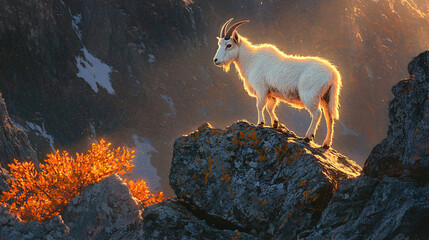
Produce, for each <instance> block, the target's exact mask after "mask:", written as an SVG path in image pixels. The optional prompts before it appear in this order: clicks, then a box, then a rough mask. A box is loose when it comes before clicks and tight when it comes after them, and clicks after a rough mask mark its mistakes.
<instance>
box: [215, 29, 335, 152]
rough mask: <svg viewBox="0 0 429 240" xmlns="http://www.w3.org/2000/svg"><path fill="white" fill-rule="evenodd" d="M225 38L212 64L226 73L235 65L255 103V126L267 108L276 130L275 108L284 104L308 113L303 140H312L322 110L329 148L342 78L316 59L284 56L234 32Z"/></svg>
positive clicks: (326, 62) (272, 47) (325, 146)
mask: <svg viewBox="0 0 429 240" xmlns="http://www.w3.org/2000/svg"><path fill="white" fill-rule="evenodd" d="M226 38H227V39H225V38H219V42H218V45H219V49H218V50H217V53H216V55H215V58H214V61H215V64H216V65H217V66H221V67H223V68H224V70H225V71H228V70H229V67H230V64H231V63H234V65H235V67H236V69H237V71H238V74H239V75H240V78H241V80H242V81H243V84H244V88H245V89H246V91H247V92H248V93H249V95H250V96H253V97H256V99H257V101H256V102H257V103H256V106H257V109H258V123H259V124H260V125H263V124H264V122H265V119H264V114H263V112H264V110H265V108H267V110H268V113H269V115H270V118H271V123H272V125H273V127H277V124H278V118H277V116H276V114H275V107H276V105H277V104H278V102H279V101H284V102H286V103H288V104H290V105H291V106H292V107H295V108H305V109H307V110H308V112H309V113H310V115H311V117H312V121H311V124H310V126H309V128H308V130H307V133H306V134H305V138H306V140H312V139H313V138H314V134H315V132H316V130H317V126H318V125H319V122H320V118H321V108H323V112H324V115H325V119H326V125H327V129H328V132H327V134H326V138H325V140H324V141H323V147H324V148H329V147H330V146H331V144H332V135H333V126H334V122H333V121H334V119H338V107H339V103H338V97H339V91H340V88H341V76H340V74H339V72H338V71H337V69H336V68H335V67H334V66H333V65H332V64H331V63H329V62H328V61H327V60H324V59H321V58H318V57H297V56H291V55H287V54H284V53H283V52H281V51H279V50H278V49H277V48H276V47H275V46H273V45H269V44H262V45H252V44H251V43H250V42H249V41H248V40H247V39H245V38H243V37H241V36H240V35H239V34H238V33H237V32H236V31H235V30H234V32H233V33H232V35H231V37H230V38H229V37H226Z"/></svg>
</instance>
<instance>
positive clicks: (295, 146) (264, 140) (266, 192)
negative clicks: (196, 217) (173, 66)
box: [170, 122, 361, 239]
mask: <svg viewBox="0 0 429 240" xmlns="http://www.w3.org/2000/svg"><path fill="white" fill-rule="evenodd" d="M360 171H361V168H360V167H359V166H358V165H357V164H356V163H355V162H353V161H350V160H348V159H347V158H346V157H345V156H342V155H341V154H339V153H337V152H336V151H335V150H328V151H324V150H322V149H320V148H317V146H316V145H314V144H311V145H308V144H307V143H306V142H304V141H303V140H302V139H300V138H297V137H296V136H295V134H294V133H293V132H290V131H288V130H287V129H285V128H282V129H271V128H263V127H257V126H254V125H251V124H249V123H247V122H238V123H235V124H233V125H231V126H230V127H228V128H227V129H225V130H221V129H214V128H212V127H210V125H208V124H204V125H203V126H201V127H200V128H199V129H198V131H197V132H194V133H192V134H190V135H187V136H183V137H180V138H178V139H177V140H176V142H175V144H174V152H173V161H172V165H171V170H170V185H171V187H172V188H173V189H174V190H175V193H176V195H177V197H178V198H180V199H183V200H185V201H186V202H187V203H188V204H190V205H193V206H196V207H197V208H198V209H199V210H200V211H203V212H205V213H207V214H208V215H210V216H212V217H216V218H219V219H222V220H223V221H225V222H228V224H230V225H231V226H235V227H236V228H237V229H241V230H243V231H247V232H249V233H253V234H255V235H257V236H259V237H262V238H266V237H275V238H281V239H290V238H294V237H296V236H298V235H299V233H301V232H303V231H306V230H309V229H311V228H312V227H313V226H314V224H315V223H317V221H318V220H319V218H320V214H321V212H322V211H323V209H324V208H325V207H326V205H327V204H328V203H329V201H330V200H331V198H332V193H333V192H334V191H335V189H336V188H337V185H338V183H339V182H341V181H342V180H345V179H348V178H353V177H357V176H359V175H360Z"/></svg>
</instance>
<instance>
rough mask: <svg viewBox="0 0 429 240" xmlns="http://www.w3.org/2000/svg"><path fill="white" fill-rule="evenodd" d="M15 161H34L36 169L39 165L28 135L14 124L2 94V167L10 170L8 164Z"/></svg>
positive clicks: (0, 122) (0, 106)
mask: <svg viewBox="0 0 429 240" xmlns="http://www.w3.org/2000/svg"><path fill="white" fill-rule="evenodd" d="M13 159H17V160H18V161H32V162H34V163H35V164H36V167H37V165H38V164H39V160H38V159H37V154H36V151H34V149H33V147H32V146H31V143H30V141H29V140H28V136H27V134H26V133H25V132H24V131H23V130H22V129H20V128H18V127H16V126H15V124H14V123H13V122H12V120H11V119H10V117H9V113H8V112H7V108H6V103H5V102H4V99H3V98H2V96H1V94H0V167H3V168H5V169H9V166H8V164H10V163H12V162H13Z"/></svg>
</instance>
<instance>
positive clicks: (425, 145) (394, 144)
mask: <svg viewBox="0 0 429 240" xmlns="http://www.w3.org/2000/svg"><path fill="white" fill-rule="evenodd" d="M408 72H409V74H410V78H408V79H404V80H402V81H400V82H399V83H398V84H397V85H396V86H394V87H393V89H392V92H393V94H394V95H395V98H394V99H393V100H392V101H391V102H390V104H389V117H390V124H389V131H388V134H387V138H385V139H384V140H383V141H382V142H381V143H380V144H378V145H377V146H376V147H375V148H374V149H373V150H372V152H371V155H370V156H369V157H368V160H367V162H366V163H365V168H364V171H365V173H366V174H367V175H368V176H371V177H377V178H383V177H384V176H394V177H400V176H404V177H405V176H412V177H413V178H414V179H417V180H418V181H420V182H421V183H422V184H425V183H427V182H428V181H429V175H428V172H429V51H426V52H423V53H421V54H420V55H418V56H417V57H415V58H414V59H413V60H412V61H411V62H410V63H409V65H408Z"/></svg>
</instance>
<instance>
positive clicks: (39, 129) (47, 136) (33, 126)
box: [19, 122, 56, 152]
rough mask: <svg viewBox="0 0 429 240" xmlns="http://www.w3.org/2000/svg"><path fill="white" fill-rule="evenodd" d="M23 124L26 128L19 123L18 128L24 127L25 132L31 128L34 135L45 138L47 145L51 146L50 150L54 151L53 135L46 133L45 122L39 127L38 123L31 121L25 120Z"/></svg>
mask: <svg viewBox="0 0 429 240" xmlns="http://www.w3.org/2000/svg"><path fill="white" fill-rule="evenodd" d="M25 125H26V126H27V127H28V128H25V127H23V126H21V125H19V126H20V128H22V129H24V131H26V132H28V131H29V130H30V129H31V130H33V131H35V133H36V136H41V137H43V138H45V139H47V140H48V141H49V146H51V148H52V151H54V152H55V151H56V150H55V148H54V137H52V135H50V134H48V132H47V131H46V129H45V123H42V127H40V126H39V125H37V124H35V123H32V122H25Z"/></svg>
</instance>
